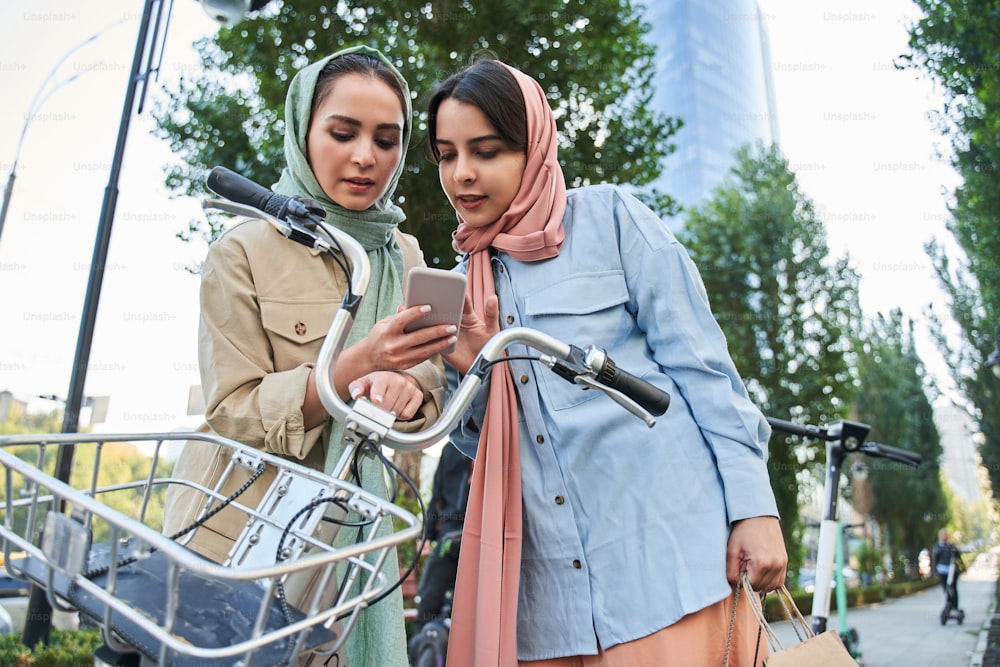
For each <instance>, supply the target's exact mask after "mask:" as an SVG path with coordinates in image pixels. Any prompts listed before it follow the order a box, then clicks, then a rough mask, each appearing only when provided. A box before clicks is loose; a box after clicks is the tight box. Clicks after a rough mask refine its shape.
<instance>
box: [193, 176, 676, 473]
mask: <svg viewBox="0 0 1000 667" xmlns="http://www.w3.org/2000/svg"><path fill="white" fill-rule="evenodd" d="M208 184H209V187H211V188H212V189H213V190H214V191H215V192H216V193H218V194H220V195H222V196H223V197H226V198H227V199H228V200H231V201H226V200H217V199H208V200H205V201H204V202H203V204H202V205H203V206H204V207H205V208H216V209H219V210H223V211H227V212H229V213H234V214H237V215H244V216H247V217H251V218H259V219H262V220H265V221H267V222H269V223H270V224H271V225H272V226H274V227H275V228H276V229H277V230H278V231H279V232H280V233H281V234H282V235H284V236H285V237H287V238H289V239H290V240H292V241H295V242H297V243H301V244H302V245H305V246H307V247H310V248H318V249H321V250H324V251H326V252H330V253H331V254H332V253H334V251H335V250H336V251H337V252H339V253H340V254H341V255H343V257H344V259H346V260H347V262H348V264H349V266H350V275H349V281H348V293H347V294H346V295H345V297H344V300H343V301H342V303H341V307H340V309H339V310H338V311H337V313H336V314H335V315H334V318H333V322H332V323H331V325H330V329H329V331H328V332H327V335H326V338H325V339H324V341H323V345H322V346H321V348H320V352H319V356H318V358H317V361H316V367H317V368H319V369H328V372H320V373H317V374H316V388H317V393H318V394H319V397H320V400H321V401H322V403H323V406H324V407H325V408H326V410H327V412H329V413H330V415H332V416H333V417H334V418H335V419H337V420H338V421H341V422H343V423H344V425H345V429H344V432H345V438H346V439H347V440H348V441H349V442H350V440H351V439H352V438H358V437H359V436H358V433H357V432H358V431H361V432H362V436H363V437H365V438H368V439H370V440H373V441H375V442H376V443H384V444H387V445H389V446H390V447H392V448H394V449H399V450H403V451H413V450H420V449H424V448H426V447H428V446H430V445H432V444H434V443H436V442H438V441H440V440H441V439H443V438H445V437H446V436H447V435H448V434H449V433H450V432H451V431H452V429H454V427H455V425H456V424H457V423H458V421H459V419H461V417H462V414H463V413H464V412H465V410H466V409H467V408H468V406H469V405H470V404H471V403H472V400H473V398H474V397H475V394H476V392H477V391H478V389H479V387H480V385H481V384H482V383H483V381H484V379H485V377H486V375H487V373H488V372H489V369H490V367H491V366H492V364H493V363H494V362H496V361H497V360H499V359H500V358H501V356H502V355H503V352H504V350H505V349H506V348H507V347H509V346H510V345H513V344H516V343H521V344H525V345H527V346H529V347H532V348H534V349H536V350H538V351H540V352H542V353H543V356H542V357H540V359H539V360H540V361H542V362H543V363H544V364H545V365H546V366H548V367H549V368H550V369H552V370H553V371H554V372H555V373H556V374H557V375H559V376H560V377H562V378H564V379H566V380H567V381H570V382H574V383H576V384H579V385H582V386H583V387H584V388H591V389H597V390H600V391H602V392H604V393H606V394H608V396H610V397H611V398H612V399H613V400H614V401H615V402H617V403H618V404H619V405H621V406H622V407H624V408H625V409H627V410H629V412H631V413H632V414H634V415H636V416H637V417H639V418H640V419H642V420H643V421H644V422H645V423H646V425H647V426H649V427H652V426H653V425H654V424H655V423H656V420H655V419H654V418H653V415H657V416H659V415H662V414H663V413H664V412H665V411H666V409H667V407H668V406H669V404H670V395H669V394H667V393H666V392H665V391H663V390H662V389H660V388H659V387H656V386H655V385H652V384H650V383H649V382H646V381H645V380H642V379H641V378H639V377H637V376H635V375H632V374H631V373H628V372H626V371H623V370H621V369H620V368H618V367H617V366H616V365H615V363H614V361H612V360H611V358H610V357H608V356H607V354H605V352H604V351H603V350H601V349H599V348H596V347H594V346H587V347H586V348H583V349H581V348H579V347H576V346H573V345H568V344H567V343H564V342H563V341H561V340H558V339H556V338H554V337H552V336H549V335H548V334H545V333H543V332H541V331H538V330H536V329H529V328H526V327H514V328H510V329H504V330H501V331H500V332H499V333H497V334H495V335H494V336H493V337H492V338H491V339H490V340H489V341H487V343H486V345H484V346H483V349H482V350H481V351H480V353H479V355H478V356H477V358H476V360H475V361H474V362H473V364H472V366H471V367H470V369H469V372H468V373H466V375H465V377H464V378H462V381H461V382H460V383H459V385H458V387H457V388H456V390H455V391H454V392H453V394H452V397H451V399H450V400H449V401H448V402H447V403H446V405H445V408H444V411H443V412H442V414H441V415H440V416H439V417H438V419H437V420H436V421H435V422H434V424H432V425H431V426H430V427H428V428H427V429H425V430H423V431H419V432H417V433H405V432H402V431H399V430H396V429H394V428H392V425H393V423H394V422H395V415H394V414H393V413H391V412H387V411H385V410H383V409H381V408H379V407H377V406H375V405H374V404H373V403H371V402H370V401H368V400H367V399H365V398H363V397H362V398H359V399H357V400H356V401H355V402H354V407H353V408H352V407H350V406H348V405H347V404H346V403H345V401H344V400H343V399H342V398H341V397H340V395H339V394H338V393H337V391H336V389H335V387H336V382H335V379H336V376H335V372H336V361H337V359H338V357H339V355H340V353H341V351H342V350H343V347H344V343H345V341H346V340H347V334H348V332H349V331H350V329H351V327H352V326H353V324H354V315H355V313H356V312H357V308H358V305H359V304H360V303H361V300H362V299H363V298H364V295H365V292H366V290H367V288H368V282H369V279H370V274H371V271H370V267H369V263H368V255H367V253H366V252H365V251H364V249H363V248H362V247H361V245H360V244H359V243H358V242H357V241H356V240H355V239H354V238H353V237H351V236H350V235H348V234H346V233H345V232H342V231H340V230H338V229H336V228H334V227H331V226H328V225H326V224H325V223H324V221H323V219H322V218H323V215H324V213H323V210H322V208H321V207H318V205H316V204H315V202H311V201H310V200H308V199H304V198H296V199H295V200H294V201H297V202H300V203H301V204H302V206H301V207H296V206H294V205H288V201H289V200H288V199H286V198H285V195H275V196H278V197H281V199H279V200H277V201H275V200H273V199H272V198H271V196H270V195H271V194H273V193H270V191H269V190H267V189H266V188H263V187H262V186H260V185H258V184H256V183H254V182H253V181H251V180H249V179H247V178H245V177H243V176H240V175H239V174H236V173H234V172H231V171H229V170H228V169H224V168H222V167H215V168H214V169H213V170H212V175H210V177H209V179H208ZM269 193H270V194H269ZM262 206H263V207H264V208H265V209H268V210H261V207H262ZM272 210H273V211H276V212H281V213H282V214H283V215H284V217H283V218H278V217H276V216H275V215H274V214H272V213H271V212H270V211H272ZM345 270H346V269H345ZM343 469H344V470H346V467H345V468H343Z"/></svg>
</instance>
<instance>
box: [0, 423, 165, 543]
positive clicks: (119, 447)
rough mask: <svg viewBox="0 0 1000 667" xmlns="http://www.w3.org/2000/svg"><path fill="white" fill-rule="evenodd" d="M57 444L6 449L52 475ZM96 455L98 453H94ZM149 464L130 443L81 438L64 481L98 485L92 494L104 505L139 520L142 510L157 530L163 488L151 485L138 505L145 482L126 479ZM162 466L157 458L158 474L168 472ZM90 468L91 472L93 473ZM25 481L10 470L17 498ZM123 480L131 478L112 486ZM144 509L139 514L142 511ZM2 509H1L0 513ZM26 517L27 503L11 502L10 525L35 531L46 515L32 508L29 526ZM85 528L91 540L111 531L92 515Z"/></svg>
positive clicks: (139, 475) (144, 472) (141, 474)
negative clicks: (146, 499) (13, 505)
mask: <svg viewBox="0 0 1000 667" xmlns="http://www.w3.org/2000/svg"><path fill="white" fill-rule="evenodd" d="M58 450H59V447H58V446H56V445H46V446H39V445H18V446H12V447H9V448H8V449H7V451H8V452H10V453H11V454H13V455H14V456H16V457H18V458H19V459H21V460H23V461H26V462H28V463H30V464H31V466H32V467H33V468H35V469H37V470H38V471H40V472H42V473H45V474H46V475H49V476H51V477H55V476H56V458H57V456H58ZM98 457H100V458H99V459H98ZM150 464H151V460H150V458H149V457H148V456H146V455H144V454H143V453H141V452H140V451H138V450H137V449H136V447H135V446H134V445H132V444H131V443H108V444H104V445H103V446H98V445H97V444H96V443H80V444H78V445H76V447H75V451H74V455H73V468H72V472H71V474H70V479H69V484H70V486H72V487H73V488H74V489H77V490H84V489H91V488H95V489H98V490H99V491H98V494H97V495H96V497H97V499H98V500H99V501H100V502H101V503H102V504H103V505H105V506H107V507H110V508H111V509H114V510H117V511H118V512H120V513H122V514H124V515H125V516H127V517H130V518H132V519H136V520H138V519H139V518H140V516H142V517H143V520H142V522H143V523H144V524H145V525H147V526H150V527H151V528H153V529H155V530H159V529H160V528H161V526H162V524H163V499H164V497H165V495H166V489H165V488H155V489H153V491H152V492H151V494H150V501H149V502H148V504H146V505H143V502H142V501H143V493H144V491H145V488H144V485H142V484H131V483H134V482H142V481H143V480H145V479H146V478H147V477H148V476H149V469H150ZM167 468H169V464H168V463H164V462H162V461H161V462H160V464H159V466H158V469H159V475H160V476H161V477H162V476H166V475H167ZM95 470H96V477H95V476H94V473H95ZM25 481H26V480H25V479H24V478H23V476H21V475H13V476H12V479H11V488H10V489H9V491H10V492H11V495H12V497H13V498H15V499H21V498H23V497H24V496H23V494H22V489H23V488H24V487H25ZM123 484H131V486H130V487H129V488H118V489H114V490H111V487H115V486H117V485H123ZM7 493H8V489H7V488H6V487H4V491H3V494H2V496H0V499H2V498H3V497H6V495H7ZM143 512H144V514H142V513H143ZM2 513H3V512H0V514H2ZM27 518H28V508H27V507H20V508H15V509H14V510H13V515H12V517H11V521H12V525H13V526H14V527H15V530H16V531H17V532H18V533H19V534H21V535H29V534H30V535H38V534H40V531H41V527H42V525H43V523H44V521H45V512H44V511H41V512H38V513H37V514H36V516H35V525H34V526H33V528H32V529H31V530H29V529H28V527H27V526H25V522H26V521H27ZM90 528H91V538H92V540H93V541H95V542H100V541H104V540H107V539H108V537H109V536H110V527H109V526H108V525H107V524H106V523H104V522H103V521H101V520H99V519H95V520H94V521H93V522H92V524H91V526H90Z"/></svg>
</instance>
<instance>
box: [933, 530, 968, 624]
mask: <svg viewBox="0 0 1000 667" xmlns="http://www.w3.org/2000/svg"><path fill="white" fill-rule="evenodd" d="M931 570H932V571H933V572H934V573H935V574H937V577H938V579H939V580H940V581H941V590H943V591H944V594H945V613H944V616H947V613H948V612H950V611H951V610H953V609H958V608H959V607H958V575H960V574H961V573H962V572H964V571H965V566H964V565H963V563H962V552H961V551H960V550H959V548H958V547H956V546H955V545H954V544H952V543H951V542H950V541H949V540H948V530H947V529H946V528H942V529H941V530H940V531H939V532H938V541H937V544H935V545H934V549H933V550H932V551H931Z"/></svg>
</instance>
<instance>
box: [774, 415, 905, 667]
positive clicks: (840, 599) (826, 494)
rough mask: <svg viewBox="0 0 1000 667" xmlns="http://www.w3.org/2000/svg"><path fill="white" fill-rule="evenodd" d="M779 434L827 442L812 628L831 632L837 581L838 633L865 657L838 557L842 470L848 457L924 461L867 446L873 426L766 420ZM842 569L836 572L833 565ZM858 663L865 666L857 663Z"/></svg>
mask: <svg viewBox="0 0 1000 667" xmlns="http://www.w3.org/2000/svg"><path fill="white" fill-rule="evenodd" d="M767 421H768V423H769V424H770V425H771V428H772V429H774V430H776V431H782V432H784V433H788V434H791V435H798V436H801V437H803V438H808V439H814V440H824V441H825V442H826V478H825V481H824V486H823V517H822V520H821V521H820V528H819V547H818V551H817V554H816V580H815V589H814V591H813V600H812V630H813V633H815V634H817V635H818V634H821V633H823V632H826V630H827V620H828V617H829V615H830V589H831V587H832V584H834V583H836V591H837V611H838V618H839V621H840V624H839V628H838V634H839V635H840V639H841V641H843V642H844V646H845V647H846V648H847V650H848V652H849V653H850V654H851V657H853V658H855V659H856V660H858V659H860V658H861V638H860V635H859V634H858V631H857V629H855V628H849V627H848V626H847V589H846V586H845V584H844V574H843V567H842V563H841V561H842V558H838V553H840V548H839V547H840V544H841V528H840V524H839V522H838V521H837V499H838V497H839V492H840V472H841V469H842V467H843V463H844V459H845V458H846V457H847V455H848V454H863V455H865V456H871V457H873V458H885V459H889V460H891V461H896V462H899V463H903V464H905V465H909V466H913V467H916V466H918V465H920V463H921V462H922V461H923V457H922V456H921V455H920V454H918V453H916V452H911V451H908V450H905V449H899V448H897V447H890V446H889V445H883V444H880V443H877V442H865V438H866V437H867V436H868V432H869V431H870V429H871V427H870V426H869V425H868V424H862V423H860V422H854V421H847V420H840V421H837V422H833V423H832V424H830V425H828V426H826V427H818V426H810V425H802V424H796V423H793V422H788V421H784V420H781V419H773V418H770V417H768V419H767ZM835 564H837V565H838V567H837V568H836V569H834V565H835ZM859 664H863V663H862V662H860V660H859Z"/></svg>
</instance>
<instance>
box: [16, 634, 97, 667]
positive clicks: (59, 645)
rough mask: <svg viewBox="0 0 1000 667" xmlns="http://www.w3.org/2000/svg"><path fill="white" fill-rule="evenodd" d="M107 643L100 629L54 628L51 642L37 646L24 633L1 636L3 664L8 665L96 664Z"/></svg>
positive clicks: (54, 666) (73, 666)
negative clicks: (23, 637) (25, 641)
mask: <svg viewBox="0 0 1000 667" xmlns="http://www.w3.org/2000/svg"><path fill="white" fill-rule="evenodd" d="M103 643H104V640H103V639H102V638H101V632H100V630H97V629H93V628H90V629H86V630H53V631H52V635H51V637H50V639H49V642H48V643H47V644H38V645H37V646H35V648H33V649H29V648H28V647H27V646H25V645H24V644H22V643H21V635H20V634H14V635H7V636H5V637H3V638H2V639H0V665H4V667H84V666H85V665H93V664H94V652H95V651H96V650H97V649H98V648H100V646H101V645H102V644H103Z"/></svg>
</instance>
